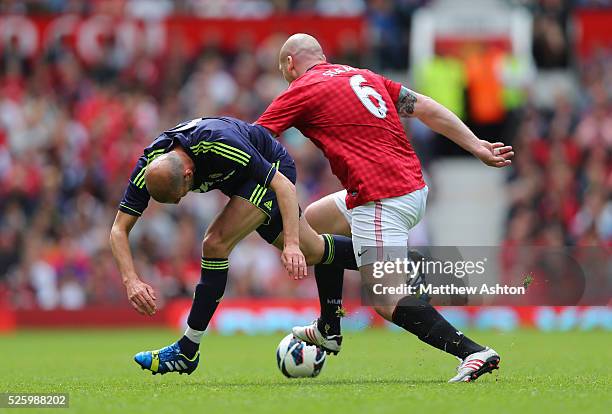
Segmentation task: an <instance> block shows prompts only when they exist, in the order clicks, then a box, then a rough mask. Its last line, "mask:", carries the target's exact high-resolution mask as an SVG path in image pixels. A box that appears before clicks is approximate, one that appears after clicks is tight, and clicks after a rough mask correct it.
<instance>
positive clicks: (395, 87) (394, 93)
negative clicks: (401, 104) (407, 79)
mask: <svg viewBox="0 0 612 414" xmlns="http://www.w3.org/2000/svg"><path fill="white" fill-rule="evenodd" d="M381 77H382V78H383V82H384V84H385V88H387V92H389V95H390V96H391V99H392V100H393V102H394V103H395V104H397V101H398V100H399V96H400V90H401V89H402V84H401V83H398V82H394V81H392V80H391V79H387V78H385V77H384V76H381Z"/></svg>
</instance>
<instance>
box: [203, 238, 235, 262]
mask: <svg viewBox="0 0 612 414" xmlns="http://www.w3.org/2000/svg"><path fill="white" fill-rule="evenodd" d="M231 251H232V246H231V243H230V242H228V241H227V240H225V239H224V238H223V236H222V235H221V234H219V233H216V232H211V233H206V235H205V236H204V241H203V242H202V256H203V257H218V258H224V257H228V256H229V254H230V252H231Z"/></svg>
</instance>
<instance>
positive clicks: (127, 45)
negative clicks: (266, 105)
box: [0, 15, 365, 61]
mask: <svg viewBox="0 0 612 414" xmlns="http://www.w3.org/2000/svg"><path fill="white" fill-rule="evenodd" d="M0 27H1V28H2V30H1V31H0V34H1V36H0V50H1V49H3V48H5V47H7V45H12V46H13V47H18V48H19V49H20V50H21V51H22V53H24V54H25V55H27V56H34V55H36V54H38V53H41V52H42V51H44V50H45V49H46V48H49V47H51V46H52V45H53V44H54V43H55V42H58V41H61V42H62V43H64V44H66V45H68V46H69V47H71V48H73V49H74V50H75V51H76V52H77V55H78V56H79V57H80V58H82V59H83V60H85V61H95V60H96V58H98V57H100V56H101V55H102V53H103V50H104V46H105V45H108V44H109V43H113V42H119V43H120V44H121V46H122V48H123V49H124V50H125V51H126V53H127V54H128V55H133V54H136V53H141V52H142V51H145V52H146V53H148V54H150V55H152V56H162V55H164V54H166V53H168V52H169V51H170V50H171V49H177V48H180V49H181V50H182V51H184V52H185V53H187V54H188V55H189V54H193V53H196V52H198V51H200V50H201V49H202V48H203V47H204V46H211V45H214V46H216V47H220V48H221V49H241V48H252V47H255V46H258V45H260V44H261V43H263V42H266V41H267V40H268V39H270V38H271V37H272V36H275V35H277V36H279V38H283V40H284V38H285V37H286V36H287V35H289V34H292V33H296V32H307V33H310V34H312V35H315V36H317V37H318V38H319V40H320V41H321V43H322V44H323V47H324V48H325V50H326V51H327V52H328V53H329V54H334V53H335V52H337V50H338V47H339V45H340V43H341V42H342V41H343V40H345V39H346V38H347V37H352V38H354V39H355V40H356V41H357V42H358V44H362V42H363V41H364V39H365V36H364V33H365V20H364V19H363V18H362V17H333V18H328V17H325V18H322V17H317V16H307V15H297V16H292V17H291V19H287V18H286V17H283V16H275V17H269V18H265V19H244V20H234V19H202V18H197V17H189V16H180V17H178V16H176V17H170V18H168V19H165V20H160V21H156V20H155V21H142V20H133V19H123V18H121V19H118V18H114V17H110V16H106V15H92V16H87V17H82V16H76V15H58V16H52V17H29V16H15V15H4V16H0ZM60 39H61V40H60Z"/></svg>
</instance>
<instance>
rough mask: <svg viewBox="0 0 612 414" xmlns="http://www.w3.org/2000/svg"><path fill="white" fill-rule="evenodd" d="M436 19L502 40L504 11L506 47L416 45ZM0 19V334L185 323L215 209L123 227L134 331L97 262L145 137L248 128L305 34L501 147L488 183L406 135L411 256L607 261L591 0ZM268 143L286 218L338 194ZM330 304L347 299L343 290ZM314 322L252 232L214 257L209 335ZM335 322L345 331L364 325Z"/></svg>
mask: <svg viewBox="0 0 612 414" xmlns="http://www.w3.org/2000/svg"><path fill="white" fill-rule="evenodd" d="M449 7H450V8H451V10H455V11H457V12H458V13H459V12H460V11H461V10H463V11H465V10H468V11H474V10H477V9H479V8H480V9H482V10H486V12H487V13H490V14H489V15H490V16H493V17H494V18H499V19H501V22H502V23H503V22H504V21H505V20H504V18H503V17H504V16H506V15H510V14H511V15H513V16H514V15H516V16H517V18H516V20H517V21H518V22H519V24H518V28H519V29H521V28H522V29H524V30H522V31H521V30H519V31H518V32H517V31H516V30H517V29H516V28H514V29H512V28H511V27H510V28H509V29H508V30H507V31H503V30H502V31H496V30H495V28H493V29H491V28H490V27H487V25H484V26H483V27H482V28H481V29H482V32H481V33H480V36H475V35H474V34H473V33H472V34H468V35H465V33H464V32H461V30H462V29H464V27H462V26H461V22H459V23H458V24H457V25H456V26H453V25H451V26H450V29H448V27H447V29H448V30H446V31H445V32H444V33H442V34H441V35H440V37H439V38H435V37H436V36H435V35H433V37H432V32H431V31H432V30H433V29H431V21H434V22H435V21H436V19H437V18H438V17H437V16H438V12H440V10H443V9H447V8H449ZM509 12H512V13H510V14H509ZM0 13H1V15H0V331H1V330H3V329H4V330H12V329H14V328H15V327H16V326H17V327H19V326H29V327H36V326H43V325H44V326H84V325H112V326H119V325H142V324H145V323H148V324H168V323H169V324H171V325H173V326H179V325H181V324H182V323H183V322H184V316H185V315H184V313H185V310H186V309H187V308H186V307H187V306H188V304H189V298H190V297H191V295H192V292H193V288H194V286H195V284H196V281H197V280H198V278H199V276H200V269H199V263H200V261H199V258H200V254H201V253H200V251H201V239H202V235H203V233H204V231H205V229H206V226H207V224H208V223H209V222H210V220H211V219H212V218H213V217H214V215H215V214H216V212H217V211H219V209H220V208H221V207H222V206H223V205H224V203H225V202H226V199H225V198H224V196H222V195H221V194H220V193H216V192H213V193H209V194H206V195H204V196H202V195H195V194H192V195H190V196H189V197H187V199H185V200H184V201H183V202H182V203H181V205H179V206H172V207H164V206H160V205H158V204H155V203H151V204H150V207H149V208H148V210H147V211H146V213H145V215H144V217H143V219H141V220H139V223H138V224H137V226H136V228H135V230H134V231H133V232H132V241H133V247H134V252H135V261H136V263H137V268H138V270H139V273H140V275H141V276H142V277H143V278H144V279H145V280H146V281H147V282H149V283H151V284H152V285H153V286H154V287H155V288H156V291H157V292H158V298H159V301H160V304H161V307H162V310H161V311H160V312H159V314H158V315H157V316H156V317H154V318H152V319H145V318H144V317H141V316H139V315H137V314H136V313H135V312H134V311H133V310H132V309H131V308H130V307H129V305H128V302H127V300H126V296H125V290H124V288H123V286H122V284H121V279H120V276H119V274H118V271H117V269H116V267H115V264H114V262H113V260H112V256H111V253H110V249H109V246H108V232H109V228H110V225H111V223H112V220H113V218H114V216H115V214H116V211H117V204H118V202H119V200H120V197H121V195H122V192H123V191H124V188H125V185H126V183H127V179H128V176H129V173H130V171H131V169H132V167H133V163H134V162H135V160H136V159H137V157H138V156H139V155H140V154H141V151H142V148H143V147H144V146H146V145H147V143H148V142H150V141H151V140H152V139H153V138H154V137H155V136H156V134H157V133H158V132H159V131H161V130H163V129H166V128H168V127H170V126H172V125H174V124H176V123H178V122H180V121H182V120H185V119H191V118H194V117H198V116H214V115H219V114H227V115H231V116H236V117H238V118H242V119H245V120H248V121H254V120H255V119H256V118H257V117H258V115H259V114H261V112H263V110H264V109H265V108H266V106H267V105H268V103H269V102H270V101H271V100H272V99H273V98H274V97H275V96H276V95H277V94H278V93H279V92H281V91H282V90H283V89H284V88H285V87H286V84H285V82H284V80H283V79H282V77H281V76H280V73H279V72H278V69H277V53H278V50H279V47H280V45H281V44H282V43H283V41H284V39H285V38H286V35H287V34H289V33H291V32H295V31H306V32H309V33H312V34H314V35H318V36H319V37H320V38H321V41H322V43H323V47H324V49H325V50H326V52H327V55H328V58H329V60H331V61H334V62H338V63H346V64H350V65H354V66H360V67H367V68H370V69H373V70H375V71H380V72H382V73H384V74H386V75H387V76H389V77H391V78H393V79H395V80H398V81H402V82H405V83H407V84H408V85H412V86H413V88H414V89H415V90H417V91H420V92H422V93H425V94H428V95H431V96H433V97H434V98H436V99H437V100H439V101H440V102H442V103H444V104H445V105H447V106H448V107H449V108H451V109H452V110H453V111H454V112H455V113H457V114H458V115H459V116H460V117H461V118H462V119H463V120H464V121H466V122H467V123H468V124H469V125H470V126H471V127H472V128H473V129H474V130H475V132H476V133H477V134H479V135H480V137H481V138H486V139H495V140H496V139H502V140H504V141H505V142H507V143H510V144H512V145H514V146H515V149H516V153H517V155H516V159H515V162H514V165H513V166H512V167H511V168H510V169H508V170H505V171H492V170H488V169H485V168H484V167H482V166H481V165H478V163H477V161H475V160H472V159H470V158H469V157H468V156H467V155H466V154H464V153H461V152H460V151H458V150H457V149H455V148H454V147H453V146H452V145H450V144H448V142H446V141H445V140H444V139H443V138H440V137H436V136H435V135H433V134H432V133H431V132H429V131H427V130H426V129H425V128H424V127H423V125H422V124H420V123H419V122H418V121H410V122H407V123H406V129H407V130H408V131H409V134H410V135H411V139H412V140H413V143H414V145H415V147H416V149H417V152H418V153H419V156H420V157H421V159H422V161H423V163H424V167H425V170H426V174H427V180H428V183H429V184H430V187H431V188H432V192H431V194H432V195H431V199H430V203H431V204H430V208H429V211H428V215H427V219H426V220H425V221H424V222H423V223H422V225H420V226H419V228H418V229H417V230H416V231H415V232H414V235H413V237H414V242H415V243H416V244H428V243H431V244H440V243H443V244H444V243H461V241H463V242H465V243H468V242H471V243H473V244H475V245H478V244H491V245H500V246H516V245H540V246H560V245H578V246H602V247H604V248H607V249H609V248H610V247H611V245H612V243H611V242H612V202H611V201H610V199H611V189H612V160H611V156H612V106H611V100H610V97H611V94H612V60H611V59H612V54H611V52H612V35H611V32H610V31H609V30H608V29H609V26H610V24H611V23H612V10H610V3H609V2H608V1H605V0H604V1H597V0H594V1H588V0H582V1H579V0H576V1H569V0H566V1H564V0H533V1H529V0H523V1H518V0H517V1H494V0H490V1H483V0H481V1H478V2H470V1H461V0H458V1H452V2H451V1H425V0H395V1H391V0H372V1H365V0H343V1H340V0H336V1H325V0H310V1H309V0H274V1H264V0H255V1H247V0H232V1H220V0H218V1H215V0H209V1H206V0H184V1H168V0H155V1H149V0H108V1H89V2H80V1H70V0H39V1H37V0H29V1H23V0H21V1H10V0H9V1H3V2H2V3H1V4H0ZM443 17H444V16H441V17H440V19H441V20H442V21H444V19H443ZM459 20H460V19H459ZM469 23H470V22H469V21H468V22H467V23H465V22H464V23H463V24H469ZM480 23H482V22H480ZM434 27H435V24H434ZM489 30H491V32H489ZM434 38H435V39H434ZM516 42H518V43H520V45H519V46H517V44H516ZM427 45H429V46H428V47H429V49H430V50H431V51H433V53H430V54H428V53H427V51H426V50H425V51H424V49H427ZM525 45H527V46H526V47H525ZM281 139H282V141H283V142H284V143H285V144H286V145H287V146H288V148H289V151H290V152H291V154H292V155H293V156H294V157H295V158H296V160H297V165H298V169H299V187H298V192H299V196H300V202H301V205H302V207H305V206H306V205H308V204H309V203H311V202H312V201H314V200H316V199H318V198H320V197H322V196H324V195H326V194H329V193H331V192H333V191H335V190H337V189H338V188H339V186H338V182H337V180H336V179H335V178H334V177H333V176H332V175H331V173H330V171H329V167H328V164H327V161H326V160H325V159H324V158H323V157H322V156H321V154H320V153H319V152H318V150H317V149H316V148H315V147H314V146H312V145H311V144H310V143H309V142H308V141H306V140H305V139H304V138H303V137H301V136H300V134H299V133H297V132H296V131H289V132H288V133H286V134H284V136H283V137H282V138H281ZM474 168H476V169H474ZM457 177H461V178H462V179H464V180H463V181H453V180H456V179H457ZM449 183H450V184H449ZM483 183H484V184H483ZM455 184H457V185H459V186H460V187H459V188H457V185H455ZM449 186H450V187H454V188H455V193H453V192H452V191H451V192H448V191H450V190H449V188H448V187H449ZM479 187H481V191H480V192H476V193H474V192H473V191H471V189H472V188H477V189H478V188H479ZM464 188H465V189H466V190H463V189H464ZM489 190H491V191H489ZM449 208H450V209H449ZM453 209H455V210H454V211H453ZM457 209H459V210H457ZM460 212H465V214H460ZM475 220H477V221H475ZM462 224H463V225H464V227H462ZM465 226H467V227H465ZM466 228H467V231H466ZM345 289H346V294H347V297H348V298H349V302H350V299H351V298H353V300H355V298H357V295H356V293H357V291H358V279H357V278H355V277H350V276H349V277H347V278H346V283H345ZM317 308H318V305H317V303H316V288H315V285H314V280H313V278H309V280H306V281H303V282H299V283H298V282H295V281H293V280H290V279H289V278H288V277H287V275H286V274H285V272H284V270H283V269H282V268H281V266H280V262H279V258H278V253H277V252H276V251H275V250H274V249H273V248H271V247H270V246H268V245H266V244H265V242H263V241H262V240H260V239H259V238H258V237H257V236H256V235H254V236H253V237H249V238H248V239H247V240H245V241H244V242H243V243H241V244H240V245H239V246H238V248H237V249H236V250H235V252H234V253H233V254H232V257H231V267H230V279H229V284H228V290H227V292H226V296H225V299H224V303H223V306H221V307H220V313H219V315H217V317H216V319H215V321H214V324H213V327H214V328H216V329H219V330H221V331H222V332H226V333H232V332H236V331H247V332H253V333H254V332H260V331H270V330H276V329H284V328H286V327H288V326H290V325H291V323H292V322H304V321H306V320H308V319H306V318H311V317H312V315H313V314H314V313H315V312H316V310H317ZM350 310H351V311H352V312H351V317H350V318H349V322H348V325H349V327H351V326H352V327H354V328H359V327H363V326H367V325H368V324H370V323H371V315H370V314H369V313H368V312H367V311H365V310H359V309H358V308H354V307H352V306H351V309H350ZM360 312H365V313H360ZM453 312H455V313H454V314H453V315H454V318H453V321H455V322H457V321H459V325H460V326H464V325H466V324H467V325H470V324H475V325H476V326H478V327H491V326H493V327H497V328H504V329H512V328H514V327H516V326H518V325H520V324H527V325H533V324H536V325H538V326H540V327H542V328H546V329H555V328H571V327H576V326H577V327H582V328H592V327H598V326H599V327H605V328H608V329H612V313H611V312H610V309H609V308H593V309H591V308H588V309H586V308H585V309H582V308H579V309H575V308H567V309H565V308H542V309H540V308H537V309H535V308H534V309H521V310H518V309H512V308H503V309H478V308H470V309H456V310H454V311H453ZM375 323H380V321H378V322H375ZM462 324H463V325H462Z"/></svg>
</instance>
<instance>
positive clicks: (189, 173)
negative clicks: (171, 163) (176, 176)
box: [183, 168, 193, 181]
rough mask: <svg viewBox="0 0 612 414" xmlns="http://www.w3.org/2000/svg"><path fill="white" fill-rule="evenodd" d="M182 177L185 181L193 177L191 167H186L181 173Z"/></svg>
mask: <svg viewBox="0 0 612 414" xmlns="http://www.w3.org/2000/svg"><path fill="white" fill-rule="evenodd" d="M183 178H184V179H185V181H191V180H192V179H193V170H192V169H191V168H187V169H186V170H185V172H184V173H183Z"/></svg>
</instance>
